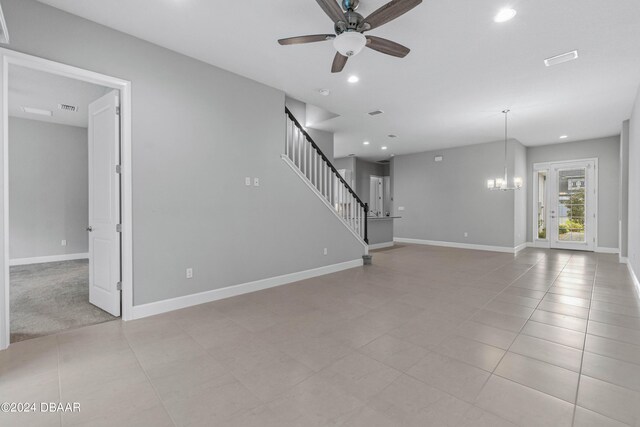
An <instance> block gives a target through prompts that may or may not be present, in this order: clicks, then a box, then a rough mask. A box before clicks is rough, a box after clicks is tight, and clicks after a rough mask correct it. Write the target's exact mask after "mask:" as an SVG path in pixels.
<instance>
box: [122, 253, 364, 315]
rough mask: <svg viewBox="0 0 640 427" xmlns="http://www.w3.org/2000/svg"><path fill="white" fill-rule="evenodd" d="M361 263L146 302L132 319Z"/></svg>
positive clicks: (325, 267)
mask: <svg viewBox="0 0 640 427" xmlns="http://www.w3.org/2000/svg"><path fill="white" fill-rule="evenodd" d="M362 265H363V260H362V258H359V259H355V260H353V261H346V262H341V263H338V264H332V265H327V266H324V267H318V268H314V269H311V270H305V271H299V272H296V273H290V274H285V275H282V276H277V277H271V278H268V279H261V280H256V281H254V282H248V283H242V284H239V285H233V286H228V287H226V288H221V289H214V290H211V291H206V292H200V293H197V294H191V295H185V296H181V297H176V298H171V299H167V300H163V301H158V302H152V303H148V304H142V305H134V306H133V316H132V320H134V319H142V318H144V317H149V316H155V315H157V314H162V313H167V312H170V311H174V310H180V309H182V308H187V307H192V306H195V305H200V304H206V303H208V302H213V301H218V300H221V299H225V298H231V297H235V296H238V295H243V294H247V293H250V292H256V291H261V290H263V289H269V288H274V287H276V286H282V285H286V284H288V283H293V282H298V281H300V280H306V279H310V278H313V277H318V276H324V275H325V274H331V273H336V272H338V271H343V270H348V269H350V268H355V267H360V266H362Z"/></svg>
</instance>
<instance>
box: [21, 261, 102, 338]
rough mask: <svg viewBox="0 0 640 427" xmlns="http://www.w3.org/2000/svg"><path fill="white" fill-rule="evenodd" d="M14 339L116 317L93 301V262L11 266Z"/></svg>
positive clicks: (50, 332) (47, 333)
mask: <svg viewBox="0 0 640 427" xmlns="http://www.w3.org/2000/svg"><path fill="white" fill-rule="evenodd" d="M10 290H11V342H12V343H13V342H18V341H24V340H26V339H29V338H35V337H39V336H43V335H50V334H53V333H56V332H60V331H64V330H67V329H75V328H79V327H81V326H88V325H95V324H97V323H102V322H107V321H110V320H113V319H115V317H113V316H112V315H110V314H109V313H107V312H105V311H102V310H100V309H99V308H98V307H96V306H94V305H92V304H90V303H89V261H88V260H77V261H63V262H51V263H46V264H31V265H21V266H14V267H11V289H10Z"/></svg>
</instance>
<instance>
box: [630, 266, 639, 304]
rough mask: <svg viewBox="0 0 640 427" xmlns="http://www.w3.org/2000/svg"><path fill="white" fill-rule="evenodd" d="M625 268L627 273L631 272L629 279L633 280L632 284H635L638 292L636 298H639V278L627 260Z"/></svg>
mask: <svg viewBox="0 0 640 427" xmlns="http://www.w3.org/2000/svg"><path fill="white" fill-rule="evenodd" d="M627 268H628V269H629V273H631V280H633V284H634V285H636V292H637V293H638V298H640V280H638V276H637V275H636V272H635V271H633V267H632V266H631V263H630V262H627Z"/></svg>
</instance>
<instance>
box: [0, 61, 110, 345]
mask: <svg viewBox="0 0 640 427" xmlns="http://www.w3.org/2000/svg"><path fill="white" fill-rule="evenodd" d="M8 72H9V99H8V110H9V123H8V134H9V153H8V164H9V236H10V238H9V260H10V261H9V265H10V276H9V277H10V278H9V286H10V291H9V295H10V299H9V300H10V313H11V316H12V317H11V339H10V341H11V342H12V343H14V342H18V341H23V340H26V339H29V338H35V337H39V336H44V335H50V334H53V333H57V332H61V331H64V330H68V329H74V328H78V327H81V326H89V325H93V324H98V323H102V322H106V321H110V320H114V319H116V318H117V317H119V316H120V294H119V292H117V291H118V290H117V289H115V291H116V292H112V291H111V290H110V289H109V286H108V283H109V282H110V281H114V282H116V283H117V282H120V236H119V233H118V232H117V231H116V230H115V227H116V225H117V224H120V208H119V206H120V182H119V181H120V179H119V176H118V174H116V173H113V172H114V171H112V170H111V169H112V168H111V167H110V166H109V165H110V164H119V157H120V129H119V127H120V126H119V119H118V117H117V107H118V106H119V104H118V102H119V99H120V95H119V91H117V90H114V89H111V88H108V87H104V86H100V85H96V84H92V83H86V82H82V81H78V80H75V79H70V78H67V77H62V76H57V75H55V74H51V73H47V72H45V71H39V70H33V69H29V68H26V67H20V66H10V67H9V70H8ZM105 221H106V222H107V224H104V225H105V226H104V227H99V226H98V224H97V223H104V222H105ZM101 225H103V224H101ZM109 226H111V227H113V230H107V227H109ZM108 231H111V232H108ZM98 234H100V236H97V235H98ZM115 276H117V277H115ZM105 293H106V295H105Z"/></svg>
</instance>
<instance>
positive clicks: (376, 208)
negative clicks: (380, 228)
mask: <svg viewBox="0 0 640 427" xmlns="http://www.w3.org/2000/svg"><path fill="white" fill-rule="evenodd" d="M369 213H370V215H371V216H383V215H384V178H383V177H381V176H374V175H371V177H370V178H369Z"/></svg>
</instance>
